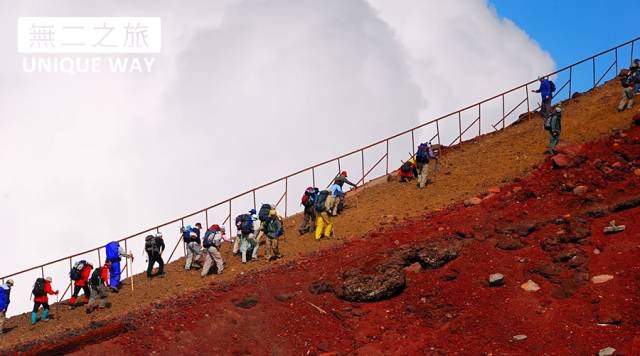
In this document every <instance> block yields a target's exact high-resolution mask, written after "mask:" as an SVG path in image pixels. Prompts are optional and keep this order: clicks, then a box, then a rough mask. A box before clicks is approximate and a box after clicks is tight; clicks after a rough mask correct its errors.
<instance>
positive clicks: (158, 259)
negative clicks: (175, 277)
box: [147, 252, 164, 277]
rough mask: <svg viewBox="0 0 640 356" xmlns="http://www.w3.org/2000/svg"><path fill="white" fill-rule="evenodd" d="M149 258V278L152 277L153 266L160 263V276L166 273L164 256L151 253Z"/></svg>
mask: <svg viewBox="0 0 640 356" xmlns="http://www.w3.org/2000/svg"><path fill="white" fill-rule="evenodd" d="M147 255H148V256H149V265H148V266H147V277H151V271H153V265H154V264H155V263H156V262H158V274H163V273H164V260H163V259H162V255H160V254H159V253H157V252H156V253H150V254H147Z"/></svg>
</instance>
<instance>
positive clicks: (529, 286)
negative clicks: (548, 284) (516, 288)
mask: <svg viewBox="0 0 640 356" xmlns="http://www.w3.org/2000/svg"><path fill="white" fill-rule="evenodd" d="M520 288H522V289H524V290H526V291H527V292H537V291H539V290H540V286H539V285H538V284H537V283H536V282H534V281H532V280H528V281H527V282H526V283H523V284H522V285H520Z"/></svg>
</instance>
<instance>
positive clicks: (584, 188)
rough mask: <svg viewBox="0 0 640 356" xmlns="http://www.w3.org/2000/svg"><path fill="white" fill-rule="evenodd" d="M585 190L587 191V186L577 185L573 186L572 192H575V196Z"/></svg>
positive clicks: (583, 192)
mask: <svg viewBox="0 0 640 356" xmlns="http://www.w3.org/2000/svg"><path fill="white" fill-rule="evenodd" d="M587 191H589V188H587V186H586V185H579V186H577V187H575V188H573V194H575V195H577V196H581V195H584V194H585V193H586V192H587Z"/></svg>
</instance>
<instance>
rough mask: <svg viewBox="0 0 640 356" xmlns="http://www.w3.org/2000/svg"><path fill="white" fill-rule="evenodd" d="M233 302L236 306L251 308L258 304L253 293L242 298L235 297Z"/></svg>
mask: <svg viewBox="0 0 640 356" xmlns="http://www.w3.org/2000/svg"><path fill="white" fill-rule="evenodd" d="M233 304H234V305H235V306H236V307H238V308H243V309H251V308H253V307H255V306H256V304H258V298H256V297H255V296H253V295H249V296H246V297H244V298H242V299H236V300H234V301H233Z"/></svg>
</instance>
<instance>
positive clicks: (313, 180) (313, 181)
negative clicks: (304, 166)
mask: <svg viewBox="0 0 640 356" xmlns="http://www.w3.org/2000/svg"><path fill="white" fill-rule="evenodd" d="M311 182H312V183H313V186H314V187H315V186H316V168H315V167H311Z"/></svg>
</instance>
